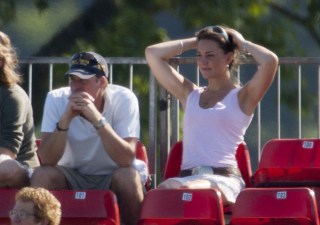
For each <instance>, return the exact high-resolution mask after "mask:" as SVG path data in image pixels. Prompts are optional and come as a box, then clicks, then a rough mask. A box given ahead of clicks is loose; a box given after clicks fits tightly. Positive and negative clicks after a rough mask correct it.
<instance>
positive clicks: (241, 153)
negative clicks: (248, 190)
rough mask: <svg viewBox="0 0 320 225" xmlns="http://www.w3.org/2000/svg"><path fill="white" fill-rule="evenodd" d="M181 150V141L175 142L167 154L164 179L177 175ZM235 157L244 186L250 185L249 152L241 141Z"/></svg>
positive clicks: (180, 160) (180, 161)
mask: <svg viewBox="0 0 320 225" xmlns="http://www.w3.org/2000/svg"><path fill="white" fill-rule="evenodd" d="M182 152H183V143H182V141H178V142H176V143H175V144H174V145H173V146H172V148H171V150H170V152H169V155H168V159H167V163H166V167H165V172H164V179H165V180H166V179H168V178H170V177H176V176H178V175H179V172H180V168H181V163H182ZM236 159H237V163H238V168H239V170H240V172H241V175H242V178H243V180H244V182H245V183H246V187H251V185H252V184H251V178H252V169H251V161H250V153H249V150H248V148H247V145H246V144H245V143H241V144H239V146H238V149H237V152H236Z"/></svg>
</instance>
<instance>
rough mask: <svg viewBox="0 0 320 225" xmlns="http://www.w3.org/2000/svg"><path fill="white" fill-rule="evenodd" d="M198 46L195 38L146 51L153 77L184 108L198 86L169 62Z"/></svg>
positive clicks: (152, 47)
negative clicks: (172, 58)
mask: <svg viewBox="0 0 320 225" xmlns="http://www.w3.org/2000/svg"><path fill="white" fill-rule="evenodd" d="M181 43H182V44H181ZM196 46H197V41H196V38H195V37H194V38H188V39H182V40H175V41H168V42H164V43H159V44H155V45H151V46H149V47H147V48H146V50H145V55H146V59H147V61H148V64H149V66H150V68H151V70H152V73H153V75H154V76H155V77H156V79H157V80H158V82H159V83H160V84H161V85H162V86H163V87H164V88H165V89H167V90H168V91H169V92H170V93H171V94H172V95H174V96H175V97H176V98H177V99H179V100H180V102H181V104H182V105H183V106H185V102H186V98H187V96H188V94H189V93H190V92H191V91H192V90H193V89H195V87H196V86H195V84H193V83H192V82H191V81H190V80H188V79H186V78H185V77H184V76H182V75H181V74H179V73H178V72H177V71H176V70H175V69H173V68H172V67H171V66H170V65H169V64H168V60H169V59H170V58H171V57H174V56H175V55H177V54H179V53H181V52H182V51H187V50H190V49H194V48H196Z"/></svg>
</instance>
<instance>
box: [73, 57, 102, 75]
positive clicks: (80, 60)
mask: <svg viewBox="0 0 320 225" xmlns="http://www.w3.org/2000/svg"><path fill="white" fill-rule="evenodd" d="M73 65H84V66H92V67H96V68H97V69H99V70H101V71H102V72H103V75H104V76H106V73H105V68H103V66H102V65H101V64H100V63H99V61H98V60H97V59H96V58H95V57H94V56H93V55H92V54H90V53H86V52H84V53H77V54H75V55H74V56H72V58H71V66H73Z"/></svg>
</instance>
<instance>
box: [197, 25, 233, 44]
mask: <svg viewBox="0 0 320 225" xmlns="http://www.w3.org/2000/svg"><path fill="white" fill-rule="evenodd" d="M205 30H211V31H212V32H214V33H217V34H219V35H221V36H222V37H223V38H224V39H225V40H226V42H227V43H228V44H230V41H229V37H228V34H227V32H226V30H225V29H223V28H222V27H220V26H208V27H205V28H202V29H201V30H200V31H198V32H196V36H197V35H198V34H199V33H201V32H203V31H205Z"/></svg>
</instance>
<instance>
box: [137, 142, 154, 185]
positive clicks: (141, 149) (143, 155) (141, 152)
mask: <svg viewBox="0 0 320 225" xmlns="http://www.w3.org/2000/svg"><path fill="white" fill-rule="evenodd" d="M136 157H137V159H140V160H142V161H144V162H145V164H146V165H147V173H148V174H147V176H148V179H147V182H146V183H145V188H146V190H147V191H149V190H151V178H150V170H149V160H148V154H147V149H146V147H145V146H144V144H143V143H142V142H141V141H138V142H137V147H136Z"/></svg>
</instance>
